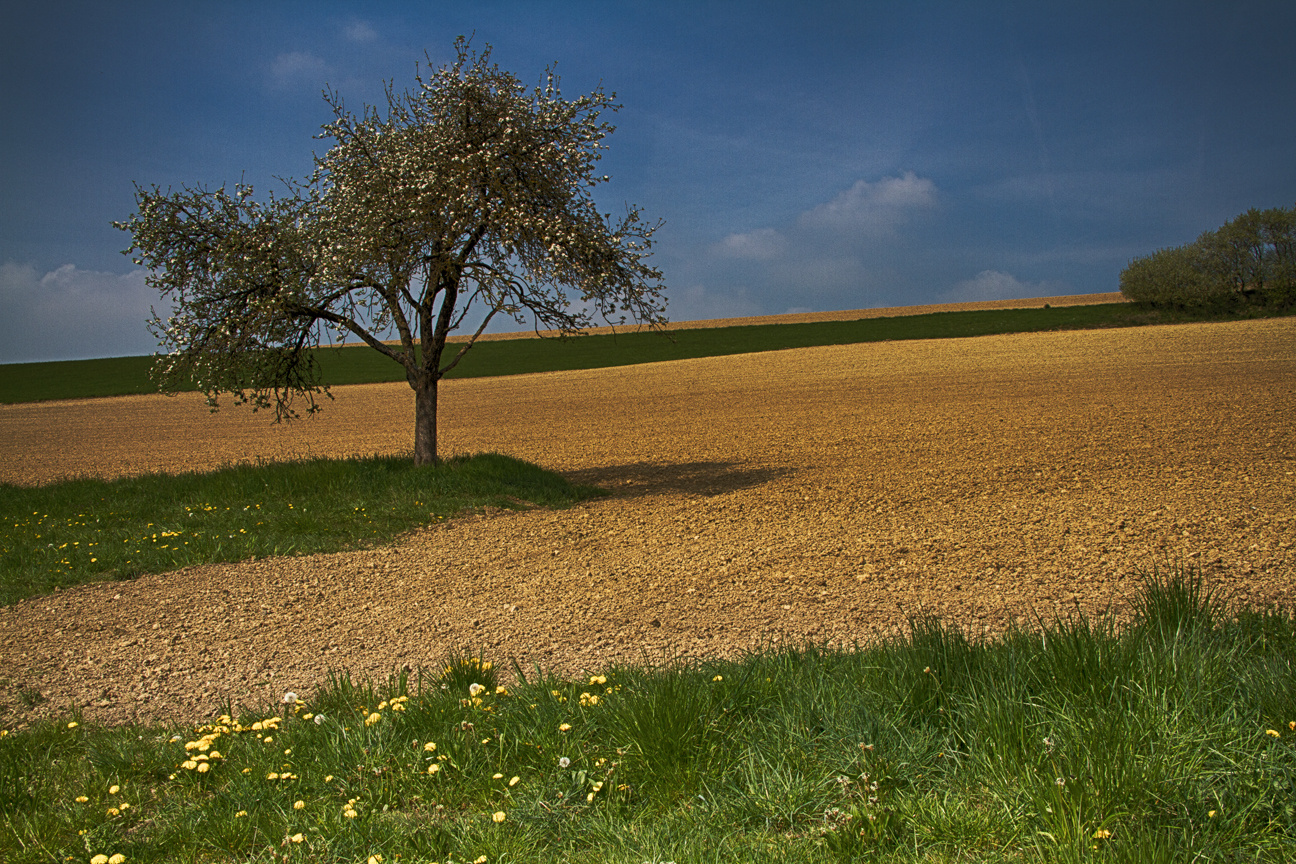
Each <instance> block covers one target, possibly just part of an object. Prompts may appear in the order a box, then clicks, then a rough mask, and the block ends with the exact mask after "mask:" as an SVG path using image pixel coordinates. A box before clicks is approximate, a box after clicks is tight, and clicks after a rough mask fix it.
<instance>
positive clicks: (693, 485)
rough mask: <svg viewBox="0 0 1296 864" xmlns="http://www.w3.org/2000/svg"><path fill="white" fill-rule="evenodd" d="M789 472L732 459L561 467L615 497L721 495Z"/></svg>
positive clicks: (575, 480) (573, 478)
mask: <svg viewBox="0 0 1296 864" xmlns="http://www.w3.org/2000/svg"><path fill="white" fill-rule="evenodd" d="M792 473H793V472H792V470H791V469H788V468H743V467H739V466H738V465H737V464H736V463H733V462H683V463H680V464H662V463H658V462H635V463H633V464H630V465H605V466H602V467H600V468H585V469H582V470H580V471H571V472H566V471H564V472H563V476H565V477H566V478H567V479H568V480H570V481H571V482H573V483H580V484H587V485H590V486H599V487H602V488H604V489H607V490H608V491H609V492H611V493H612V495H613V496H614V497H616V498H644V497H648V496H651V495H662V494H670V493H680V492H685V493H690V494H693V495H707V496H709V495H723V494H725V493H726V492H735V491H737V490H739V489H749V488H751V487H753V486H760V485H762V484H765V483H769V482H771V481H773V480H777V479H779V478H781V477H788V476H790V475H791V474H792Z"/></svg>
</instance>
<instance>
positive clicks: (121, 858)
mask: <svg viewBox="0 0 1296 864" xmlns="http://www.w3.org/2000/svg"><path fill="white" fill-rule="evenodd" d="M125 861H126V856H125V855H123V854H121V853H120V852H118V853H117V854H116V855H113V856H112V857H111V858H109V859H108V864H124V862H125Z"/></svg>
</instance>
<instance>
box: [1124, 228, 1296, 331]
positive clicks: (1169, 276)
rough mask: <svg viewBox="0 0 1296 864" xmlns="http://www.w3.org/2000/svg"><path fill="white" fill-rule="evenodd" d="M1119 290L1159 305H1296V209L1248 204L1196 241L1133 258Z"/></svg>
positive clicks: (1232, 307) (1286, 307) (1223, 307)
mask: <svg viewBox="0 0 1296 864" xmlns="http://www.w3.org/2000/svg"><path fill="white" fill-rule="evenodd" d="M1120 290H1121V293H1122V294H1124V295H1125V297H1126V298H1127V299H1129V300H1131V301H1133V302H1135V303H1145V304H1147V305H1149V306H1154V307H1162V308H1164V307H1171V308H1177V309H1211V310H1220V311H1229V310H1237V309H1241V308H1242V307H1245V306H1256V307H1265V308H1269V309H1274V310H1290V309H1293V308H1296V208H1292V209H1284V208H1282V207H1274V208H1271V209H1269V210H1256V209H1255V208H1252V209H1250V210H1248V211H1247V212H1245V213H1243V214H1242V215H1240V216H1237V217H1236V218H1234V219H1231V220H1230V221H1228V222H1226V223H1224V225H1223V227H1221V228H1219V229H1218V230H1215V231H1207V232H1206V233H1204V234H1202V235H1201V236H1200V237H1198V238H1197V241H1196V242H1195V243H1189V244H1187V245H1185V246H1176V247H1174V248H1169V249H1160V250H1158V251H1156V252H1153V253H1152V254H1151V255H1147V256H1145V257H1142V258H1135V259H1134V260H1132V261H1130V263H1129V266H1128V267H1126V268H1125V269H1124V270H1123V271H1122V272H1121V275H1120Z"/></svg>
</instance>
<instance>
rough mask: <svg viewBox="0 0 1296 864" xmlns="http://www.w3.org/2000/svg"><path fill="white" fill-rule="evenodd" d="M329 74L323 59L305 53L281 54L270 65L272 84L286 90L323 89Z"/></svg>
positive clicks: (291, 52)
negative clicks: (302, 86)
mask: <svg viewBox="0 0 1296 864" xmlns="http://www.w3.org/2000/svg"><path fill="white" fill-rule="evenodd" d="M327 74H328V66H327V64H325V62H324V61H323V59H321V58H319V57H316V56H315V55H314V54H310V53H308V52H305V51H290V52H288V53H286V54H280V55H279V56H278V57H276V58H275V59H274V62H273V63H271V64H270V78H271V81H272V83H273V84H274V85H275V86H276V87H278V88H280V89H284V90H288V89H292V88H295V87H299V86H301V85H310V86H312V87H321V86H323V84H324V79H325V78H326V77H327Z"/></svg>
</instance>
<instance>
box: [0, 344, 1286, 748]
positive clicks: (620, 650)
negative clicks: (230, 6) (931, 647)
mask: <svg viewBox="0 0 1296 864" xmlns="http://www.w3.org/2000/svg"><path fill="white" fill-rule="evenodd" d="M1294 394H1296V319H1290V318H1289V319H1276V320H1267V321H1256V322H1238V323H1223V324H1201V325H1197V324H1192V325H1180V326H1166V327H1146V328H1140V329H1126V330H1102V331H1090V332H1065V333H1039V334H1025V335H1012V336H994V337H983V338H978V339H964V340H945V341H914V342H895V343H878V344H870V345H854V346H835V347H825V348H810V349H800V350H795V351H781V352H771V353H765V354H751V355H740V356H733V357H723V358H707V359H698V360H687V361H681V362H675V363H666V364H651V365H643V366H634V367H627V368H619V369H601V370H591V371H581V372H560V373H547V374H542V375H528V376H516V377H509V378H497V379H474V380H466V381H450V382H447V383H446V384H445V385H444V390H443V399H442V408H441V411H442V418H443V423H442V429H443V440H444V442H445V444H446V448H445V449H446V450H447V451H450V452H466V451H479V450H498V451H501V452H507V453H511V454H514V455H516V456H519V457H522V458H524V459H529V460H532V461H535V462H538V463H540V464H542V465H545V466H547V467H551V468H554V469H557V470H559V471H562V472H564V473H565V474H566V475H567V476H569V477H571V478H572V479H574V480H577V481H580V482H584V483H594V484H598V485H601V486H604V487H606V488H608V489H611V490H613V493H614V494H613V495H612V496H611V497H609V498H607V499H602V500H598V501H595V502H591V503H586V504H583V505H580V506H577V507H575V508H572V509H569V510H564V511H546V510H532V511H525V512H502V513H485V514H477V515H474V516H469V517H465V518H462V519H459V520H454V521H451V522H449V523H447V524H444V525H439V526H435V527H429V528H427V529H424V530H420V531H417V532H414V533H413V534H411V535H409V536H407V537H404V538H402V539H401V540H400V541H399V542H397V543H395V544H394V545H392V546H391V547H389V548H382V549H375V550H372V551H364V552H354V553H345V554H335V555H318V556H311V557H306V558H295V559H273V560H260V561H247V562H242V563H238V564H223V565H211V566H202V567H194V568H189V569H186V570H183V571H179V572H175V573H168V574H164V575H160V576H149V577H144V578H140V579H138V580H136V581H134V582H129V583H111V584H101V585H91V586H85V587H82V588H78V589H75V590H70V591H66V592H61V593H58V594H55V595H53V596H49V597H42V598H37V599H32V600H29V601H25V602H22V603H19V604H17V605H15V606H12V607H9V608H5V609H0V679H4V680H5V682H7V683H6V686H5V688H4V689H3V690H2V691H0V703H3V704H0V710H4V711H5V713H4V714H0V722H3V723H4V724H6V725H9V724H15V723H21V722H25V721H27V720H29V719H30V718H32V717H35V716H38V715H40V714H42V713H50V712H60V713H61V712H64V711H66V710H67V708H68V707H69V706H70V705H73V704H76V705H79V706H83V707H84V710H85V715H86V717H87V718H89V719H92V720H95V721H103V722H120V721H126V720H132V719H141V720H150V721H151V720H171V719H174V720H186V721H191V720H193V719H196V718H198V717H200V716H204V715H207V714H209V713H210V712H212V711H213V709H215V708H216V707H217V705H218V704H219V703H220V702H221V701H222V700H226V699H228V700H232V701H233V702H234V703H235V704H238V703H255V702H258V701H259V700H275V699H277V698H278V697H279V696H280V695H281V694H282V693H283V692H284V691H287V690H293V691H295V692H297V693H304V692H309V691H310V690H311V688H312V687H314V686H315V685H317V684H319V683H320V682H321V681H322V680H324V677H325V675H326V673H327V671H328V670H330V669H345V670H348V671H350V673H351V674H352V675H353V676H356V677H360V678H364V677H366V676H370V677H373V678H375V679H381V678H384V677H385V676H386V675H387V674H389V673H390V672H392V671H393V670H394V669H400V668H401V667H410V668H414V667H417V666H419V665H420V664H431V663H434V662H435V661H436V660H438V659H439V658H441V657H442V656H444V654H445V653H446V652H447V651H450V650H453V649H457V648H462V647H469V648H475V649H477V648H479V649H481V650H482V651H484V652H485V654H486V655H487V656H488V657H490V658H494V659H495V660H496V661H497V662H506V661H507V660H508V659H509V658H515V659H516V660H518V661H519V662H520V663H521V664H523V666H524V667H531V666H532V665H535V664H538V665H540V666H543V667H546V668H553V669H555V670H558V671H563V672H575V671H577V670H580V669H582V668H595V667H599V666H602V665H603V664H606V663H609V662H611V661H625V662H637V661H640V660H642V659H644V658H647V659H650V660H652V659H660V658H663V657H667V656H671V655H695V656H717V655H732V654H735V653H736V652H741V651H743V650H745V649H749V648H752V647H755V646H759V645H765V644H770V643H772V642H775V641H778V640H792V641H795V642H801V641H802V640H807V639H809V640H815V641H817V642H822V641H831V642H835V643H850V642H852V641H854V640H861V641H867V640H870V639H875V638H878V637H884V636H886V635H888V634H894V633H898V632H902V631H903V628H904V625H905V622H906V620H907V618H908V616H911V615H915V614H920V613H931V614H936V615H940V616H942V617H943V618H945V619H947V620H948V621H950V622H952V623H955V624H957V625H959V626H961V627H964V628H966V629H967V630H968V631H970V632H971V633H973V634H982V633H994V632H999V631H1002V630H1003V629H1004V628H1006V627H1009V626H1012V625H1014V624H1016V625H1025V626H1032V625H1033V624H1034V623H1035V622H1037V621H1038V620H1040V619H1044V620H1048V619H1050V618H1051V617H1053V616H1054V615H1055V614H1062V615H1066V614H1069V613H1071V612H1072V611H1075V610H1079V611H1081V612H1084V613H1089V614H1097V613H1101V612H1102V611H1104V610H1107V609H1108V608H1112V609H1114V610H1116V611H1117V613H1118V614H1119V613H1121V611H1122V610H1123V609H1124V608H1125V604H1126V603H1127V600H1128V598H1129V597H1130V596H1131V594H1132V593H1133V592H1135V591H1136V590H1137V589H1138V586H1139V585H1140V578H1141V575H1142V574H1143V573H1144V572H1145V571H1146V570H1147V569H1148V568H1151V567H1152V566H1153V565H1161V566H1165V565H1166V564H1167V563H1169V564H1170V565H1172V566H1173V565H1175V564H1177V563H1180V562H1182V563H1187V564H1190V565H1194V566H1200V568H1201V569H1202V572H1203V573H1204V574H1205V576H1206V577H1207V579H1208V581H1209V583H1210V585H1211V586H1212V587H1213V588H1214V589H1216V590H1217V591H1218V592H1219V593H1220V595H1221V596H1222V597H1223V598H1224V599H1226V600H1227V601H1229V602H1230V603H1233V604H1236V605H1238V606H1241V605H1250V606H1266V605H1269V604H1273V603H1279V604H1282V605H1284V606H1286V607H1289V608H1290V607H1292V606H1293V605H1296V580H1294V578H1293V577H1294V575H1296V571H1294V569H1293V564H1294V563H1296V551H1293V548H1292V543H1293V539H1294V535H1296V494H1294V492H1293V490H1294V489H1296V484H1294V478H1293V472H1296V433H1294V432H1293V430H1294V429H1296V395H1294ZM336 395H337V397H338V398H337V401H336V402H334V403H331V404H329V405H328V406H327V408H326V411H325V413H324V414H323V415H321V416H320V417H318V418H315V419H312V420H308V421H303V422H301V423H297V424H294V425H291V426H287V427H272V426H269V425H268V424H267V422H266V420H265V418H264V417H263V416H261V415H256V416H253V415H251V414H249V413H247V412H244V411H239V410H233V409H227V410H226V411H223V412H221V413H220V414H218V415H215V416H209V415H208V414H207V412H206V410H205V409H204V407H203V405H202V402H201V399H199V398H197V397H190V396H185V397H177V398H173V399H167V398H163V397H122V398H118V399H108V400H86V401H79V402H54V403H42V404H36V405H18V406H4V407H0V443H2V444H3V447H4V452H5V454H6V458H5V460H4V462H3V465H2V466H0V479H4V480H6V481H10V482H25V483H31V482H41V481H44V480H48V479H50V478H55V477H59V476H66V475H68V474H72V473H78V472H80V473H94V474H103V475H114V474H127V473H134V472H141V471H156V470H179V469H184V468H198V467H205V466H214V465H219V464H221V463H222V462H227V461H235V460H245V459H254V458H284V457H291V456H307V455H324V454H331V455H346V454H355V453H371V452H375V451H377V452H401V451H407V450H408V448H409V438H410V434H411V418H412V414H413V407H412V396H411V394H410V391H409V389H408V387H405V386H404V385H397V384H391V385H367V386H359V387H346V388H338V389H337V391H336ZM24 686H25V687H30V688H37V689H39V691H40V692H41V694H42V695H43V696H44V697H45V701H43V702H40V703H39V704H37V705H36V706H35V707H34V708H31V709H29V708H27V707H25V705H24V703H23V701H22V699H21V698H20V695H21V694H20V693H19V692H18V691H19V688H20V687H24Z"/></svg>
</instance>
